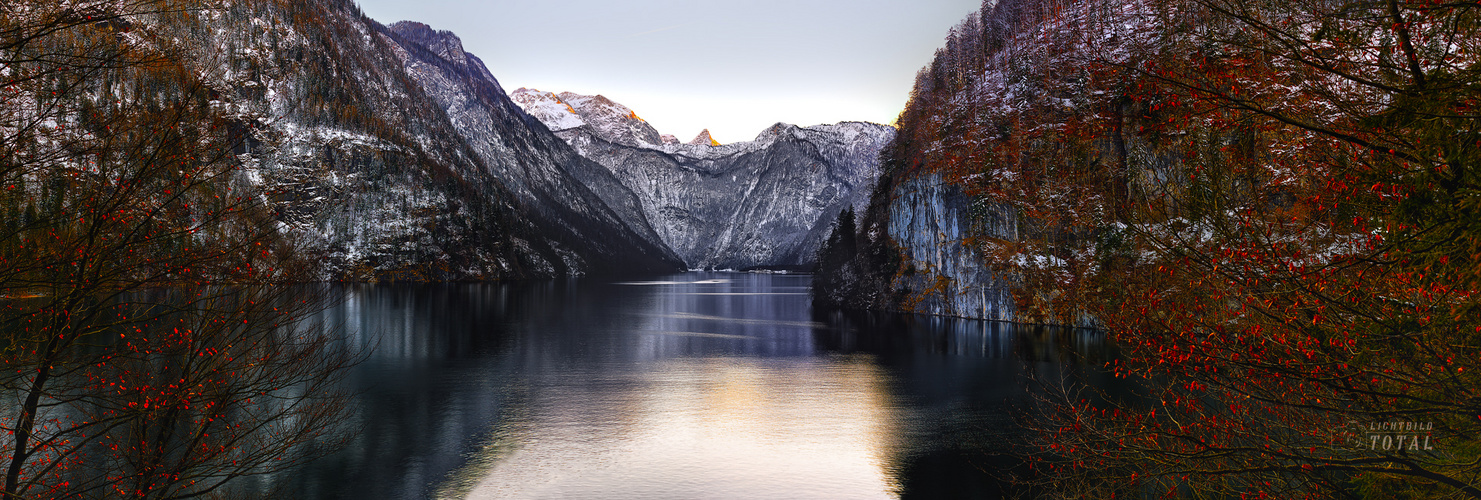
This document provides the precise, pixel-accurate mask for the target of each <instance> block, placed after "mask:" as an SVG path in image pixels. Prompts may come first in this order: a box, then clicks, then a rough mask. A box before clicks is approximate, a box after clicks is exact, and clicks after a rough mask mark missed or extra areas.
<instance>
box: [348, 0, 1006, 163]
mask: <svg viewBox="0 0 1481 500" xmlns="http://www.w3.org/2000/svg"><path fill="white" fill-rule="evenodd" d="M356 3H357V4H358V5H359V7H360V9H361V11H363V12H364V13H365V15H366V16H369V17H370V18H372V19H374V20H376V21H377V22H380V23H382V24H386V25H390V24H393V23H396V22H399V21H415V22H420V23H423V24H426V25H428V26H431V27H432V29H435V30H439V31H449V32H452V33H453V34H455V35H457V36H458V37H459V38H460V39H462V41H463V47H464V49H465V50H467V51H468V52H469V53H472V54H474V55H477V56H478V57H479V58H480V59H482V60H483V61H484V63H485V64H486V65H488V67H489V71H490V72H491V73H493V75H494V77H495V78H496V79H498V81H499V84H500V85H501V86H502V87H503V88H504V90H505V91H506V92H513V91H514V90H516V89H519V88H521V87H523V88H529V89H536V90H541V91H546V92H554V93H557V94H559V93H561V92H574V93H577V94H585V95H602V96H605V97H607V98H608V99H611V100H612V101H615V102H617V103H620V104H623V105H625V106H627V107H629V108H632V109H633V111H634V112H636V113H637V114H638V115H639V116H641V117H643V119H644V120H645V121H647V122H648V123H649V124H651V125H652V126H653V127H654V128H656V129H658V131H659V133H662V134H672V135H674V136H675V137H678V138H679V139H680V140H681V141H686V142H687V141H689V140H690V139H693V138H694V137H695V136H698V135H699V134H700V132H701V131H702V130H706V129H707V130H709V131H710V133H711V135H712V136H713V137H715V139H716V140H718V141H720V142H722V143H733V142H740V141H749V140H751V139H754V138H755V137H756V135H757V134H759V133H761V132H762V131H763V130H765V129H766V128H767V127H770V126H772V125H774V124H776V123H778V122H782V123H789V124H793V125H798V126H804V127H806V126H812V125H820V124H830V123H838V122H844V121H864V122H874V123H879V124H883V125H893V124H894V122H895V119H896V118H897V117H898V116H899V114H900V112H901V111H902V110H903V109H904V107H905V103H906V101H907V100H908V99H909V97H910V91H911V89H912V87H913V86H914V84H915V75H916V73H917V72H918V71H919V70H920V69H921V68H923V67H925V66H926V65H928V64H929V63H930V61H931V59H932V57H934V55H935V53H936V50H937V49H939V48H940V47H941V46H942V44H943V43H944V41H945V39H946V36H947V34H948V33H949V31H950V29H951V27H952V26H955V25H956V24H957V23H959V22H961V21H962V20H963V19H965V18H966V17H967V16H968V15H969V14H971V13H972V12H975V11H976V10H977V9H978V8H980V7H981V2H980V1H979V0H944V1H938V2H931V3H930V4H920V3H918V2H911V1H910V0H865V1H862V2H860V1H854V2H842V1H838V0H796V1H791V2H782V1H780V0H764V1H757V2H748V3H745V4H731V3H727V2H715V1H707V2H699V3H694V4H686V3H685V2H679V1H678V0H641V1H634V2H623V3H620V4H609V3H605V2H598V1H595V0H557V1H545V2H534V1H530V0H508V1H501V2H494V3H489V2H474V1H471V0H427V1H426V2H418V3H416V4H414V5H413V4H408V3H406V2H401V1H396V0H358V1H357V2H356ZM490 19H495V20H500V21H499V22H497V28H495V29H490V28H489V26H488V24H489V21H486V20H490ZM503 20H511V21H503ZM552 27H559V28H560V29H552ZM800 48H805V49H800ZM717 61H718V62H717Z"/></svg>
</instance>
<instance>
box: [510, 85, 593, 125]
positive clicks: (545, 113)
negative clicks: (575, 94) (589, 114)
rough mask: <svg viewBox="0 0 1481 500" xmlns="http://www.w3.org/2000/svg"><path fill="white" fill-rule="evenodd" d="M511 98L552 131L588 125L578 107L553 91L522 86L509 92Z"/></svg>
mask: <svg viewBox="0 0 1481 500" xmlns="http://www.w3.org/2000/svg"><path fill="white" fill-rule="evenodd" d="M509 98H510V99H512V100H513V101H514V103H515V104H518V105H519V107H521V108H524V110H525V112H526V113H529V114H530V116H533V117H535V119H537V120H540V123H544V124H545V126H546V127H548V128H550V130H551V131H552V132H559V131H562V130H566V129H573V128H576V127H580V126H583V125H586V121H585V120H582V119H581V114H580V113H577V112H576V108H573V107H571V105H570V104H569V103H567V102H566V101H563V100H561V98H560V97H557V96H556V95H555V94H553V93H550V92H542V91H539V90H536V89H527V88H524V87H520V89H519V90H516V91H514V92H513V93H511V94H509Z"/></svg>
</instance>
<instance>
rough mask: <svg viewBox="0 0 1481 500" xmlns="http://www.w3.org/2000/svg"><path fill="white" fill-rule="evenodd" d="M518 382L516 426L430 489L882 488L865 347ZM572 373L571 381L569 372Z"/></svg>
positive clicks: (883, 420) (511, 494) (460, 492)
mask: <svg viewBox="0 0 1481 500" xmlns="http://www.w3.org/2000/svg"><path fill="white" fill-rule="evenodd" d="M589 375H595V374H566V375H554V374H552V376H549V377H543V378H540V379H537V380H532V381H530V383H531V384H533V385H536V386H538V388H536V389H535V392H536V393H538V394H540V396H538V397H537V401H538V402H537V403H536V404H534V405H533V407H532V408H531V411H530V414H529V415H528V416H527V417H525V418H524V419H522V421H519V422H511V423H510V424H509V425H510V427H512V428H516V429H519V430H518V431H516V432H509V433H505V434H502V435H497V436H496V438H495V439H496V440H498V441H502V442H493V443H490V444H489V445H488V446H486V447H485V450H487V452H488V453H494V454H497V455H498V458H497V459H494V460H488V459H480V458H483V457H476V458H474V459H473V460H471V465H470V467H469V468H468V469H464V470H461V471H459V472H457V473H455V474H454V478H455V479H454V481H453V484H452V485H450V486H451V487H450V488H447V489H445V490H444V491H443V492H442V493H443V494H442V495H439V496H443V497H448V498H470V499H486V498H487V499H492V498H705V497H709V498H713V497H730V498H738V497H752V498H890V497H892V496H893V495H892V494H891V490H892V488H893V486H892V485H891V484H890V479H889V477H888V475H887V474H886V473H885V470H884V468H883V465H884V463H885V461H886V459H887V458H888V457H887V456H886V455H887V453H888V452H889V450H890V449H891V444H892V443H893V441H895V440H896V439H897V437H896V434H895V433H896V431H897V429H898V424H899V422H898V418H897V415H896V414H895V410H894V408H895V405H894V404H893V403H892V402H891V401H890V395H889V393H888V391H887V390H886V388H885V387H884V378H885V377H884V375H883V374H882V372H881V371H880V369H879V368H878V367H877V366H875V365H874V364H873V363H872V362H871V361H870V360H869V359H868V357H867V356H837V357H828V358H794V359H782V360H768V359H762V358H696V359H676V360H667V361H663V362H659V363H654V364H652V365H648V366H643V367H641V368H640V369H637V370H633V371H630V372H626V373H623V374H620V375H616V376H613V375H611V374H608V375H607V376H606V377H605V378H603V379H598V380H597V381H595V382H593V381H591V379H590V378H588V376H589ZM582 381H584V382H582Z"/></svg>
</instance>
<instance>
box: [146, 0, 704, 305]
mask: <svg viewBox="0 0 1481 500" xmlns="http://www.w3.org/2000/svg"><path fill="white" fill-rule="evenodd" d="M190 19H192V20H193V21H194V22H193V23H173V24H171V25H168V26H157V27H151V28H152V30H153V31H149V30H143V29H141V30H138V31H139V32H140V33H141V34H140V35H138V36H145V35H144V34H143V33H146V32H147V33H150V34H157V36H158V37H159V38H161V39H170V38H173V39H174V40H175V42H176V43H184V44H186V46H185V47H183V50H182V51H181V53H182V54H184V57H185V58H187V59H188V61H186V62H187V63H188V64H189V65H190V66H192V67H195V68H198V69H199V71H200V72H201V73H202V74H204V75H206V76H205V78H206V79H207V81H208V82H209V84H210V85H211V87H212V91H213V94H214V95H218V96H219V101H218V104H219V107H220V109H222V110H223V117H224V119H226V120H227V121H228V122H229V123H230V124H231V126H230V131H231V133H233V134H236V135H237V136H239V137H240V138H241V139H242V145H241V147H240V150H239V151H238V153H239V159H240V160H241V161H242V162H243V163H244V165H245V166H246V170H247V171H248V174H249V177H250V178H251V179H254V182H255V183H257V185H259V186H260V187H262V188H263V189H264V190H265V191H272V192H275V193H279V194H275V195H274V198H273V200H274V202H275V203H276V204H277V205H278V208H277V210H278V211H279V212H280V213H281V214H282V215H281V218H282V222H283V227H284V231H286V232H288V233H289V234H290V236H289V237H290V238H292V239H294V240H296V241H299V242H301V243H302V245H303V246H304V247H306V250H307V251H308V252H309V254H310V255H314V256H316V257H315V258H316V259H319V260H320V261H321V263H322V264H323V268H324V277H325V278H331V279H351V280H373V279H409V280H463V279H499V278H530V277H548V276H558V275H573V274H584V273H592V272H604V271H616V270H623V271H642V270H650V271H663V270H672V269H677V268H679V267H680V265H681V263H680V262H679V260H678V258H677V256H675V255H674V254H673V253H672V252H671V251H669V250H668V248H667V247H666V246H664V245H663V244H662V243H661V242H660V241H659V239H658V236H657V234H656V233H655V232H654V231H653V230H652V228H651V227H649V226H648V225H647V223H646V221H645V219H644V217H643V213H642V208H641V205H640V204H639V203H638V201H637V199H636V197H634V196H632V195H631V193H629V192H628V191H627V190H626V188H625V187H623V186H622V185H621V183H620V182H619V180H618V179H617V178H616V176H614V175H613V174H612V173H611V172H610V171H608V170H607V169H606V168H604V167H603V166H601V165H597V164H595V163H593V162H590V161H588V160H586V159H584V158H582V157H581V156H580V155H578V154H576V153H575V151H573V150H572V149H571V148H570V147H569V146H568V145H567V144H565V142H564V141H562V140H560V139H559V138H556V137H555V136H554V135H552V134H551V132H550V131H549V130H548V129H547V128H546V127H545V126H543V125H541V123H540V122H539V121H536V120H533V119H530V118H529V117H528V115H526V114H525V113H524V112H523V111H521V110H519V109H518V108H517V107H516V106H515V105H514V104H513V103H512V102H510V101H509V99H508V97H507V95H506V94H505V93H504V91H503V89H502V88H500V86H499V84H498V82H497V80H495V79H494V77H493V76H492V75H491V74H490V73H489V72H488V70H487V69H486V68H485V67H484V66H483V64H482V62H481V61H479V60H478V58H477V57H475V56H474V55H472V54H469V53H467V52H466V51H464V50H463V48H462V44H461V42H460V41H459V40H458V38H457V37H455V36H453V35H451V34H450V33H446V32H436V31H433V30H432V29H430V28H429V27H427V26H425V25H421V24H417V23H400V24H397V25H395V26H391V27H387V26H382V25H380V24H378V23H376V22H375V21H373V20H370V19H369V18H366V17H365V16H363V15H362V14H361V13H360V12H359V11H358V9H356V7H355V6H354V4H353V3H352V2H350V1H345V0H311V1H303V2H271V1H251V2H235V3H232V4H231V5H230V6H228V7H223V8H219V9H215V10H206V11H203V12H202V14H201V15H200V16H193V17H191V18H190ZM139 23H140V25H141V26H145V27H148V20H147V19H140V20H139ZM182 41H183V42H182Z"/></svg>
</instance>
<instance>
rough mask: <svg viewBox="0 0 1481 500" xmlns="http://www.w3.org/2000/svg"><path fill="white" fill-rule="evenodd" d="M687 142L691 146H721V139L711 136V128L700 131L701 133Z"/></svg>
mask: <svg viewBox="0 0 1481 500" xmlns="http://www.w3.org/2000/svg"><path fill="white" fill-rule="evenodd" d="M685 144H689V145H691V146H719V145H720V141H717V140H715V138H714V137H711V136H710V129H704V130H701V131H700V132H699V135H697V136H694V139H693V140H690V141H689V142H687V143H685Z"/></svg>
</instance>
